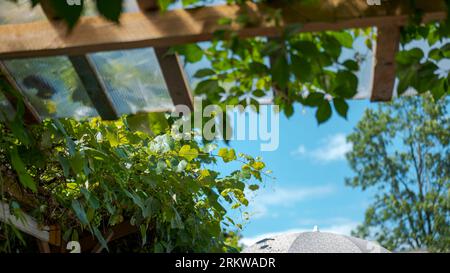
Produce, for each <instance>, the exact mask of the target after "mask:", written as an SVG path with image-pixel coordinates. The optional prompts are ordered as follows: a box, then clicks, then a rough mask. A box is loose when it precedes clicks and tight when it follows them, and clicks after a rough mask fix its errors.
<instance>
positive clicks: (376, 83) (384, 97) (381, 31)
mask: <svg viewBox="0 0 450 273" xmlns="http://www.w3.org/2000/svg"><path fill="white" fill-rule="evenodd" d="M399 43H400V28H399V27H398V26H395V25H393V26H383V27H378V29H377V42H376V45H375V54H374V60H373V62H374V68H373V83H372V95H371V98H370V100H371V101H390V100H391V98H392V93H393V91H394V84H395V68H396V67H395V55H396V54H397V51H398V48H399Z"/></svg>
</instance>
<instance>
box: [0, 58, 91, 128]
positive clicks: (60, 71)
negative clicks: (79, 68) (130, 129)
mask: <svg viewBox="0 0 450 273" xmlns="http://www.w3.org/2000/svg"><path fill="white" fill-rule="evenodd" d="M4 64H5V66H6V68H7V69H8V70H9V72H10V73H11V75H12V76H13V78H14V79H15V81H16V82H17V84H18V86H19V87H20V89H21V90H22V92H23V93H24V95H25V96H26V98H27V99H28V100H29V101H30V103H31V104H32V105H33V107H34V108H35V109H36V111H37V112H38V113H39V115H40V116H41V117H43V118H47V117H53V118H67V117H73V118H76V119H82V118H85V117H93V116H97V115H98V113H97V111H96V110H95V108H94V107H93V106H92V102H91V100H90V99H89V97H88V95H87V93H86V90H85V89H84V87H83V85H82V84H81V81H80V79H79V78H78V75H77V74H76V72H75V70H74V68H73V67H72V65H71V63H70V61H69V60H68V58H67V57H63V56H58V57H49V58H33V59H17V60H8V61H4Z"/></svg>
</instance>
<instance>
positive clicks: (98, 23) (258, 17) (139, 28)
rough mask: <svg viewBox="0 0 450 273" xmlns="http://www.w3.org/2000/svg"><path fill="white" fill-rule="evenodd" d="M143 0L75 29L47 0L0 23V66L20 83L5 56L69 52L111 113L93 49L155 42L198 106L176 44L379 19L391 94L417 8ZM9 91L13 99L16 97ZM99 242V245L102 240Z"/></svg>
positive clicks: (2, 213) (167, 75) (379, 45)
mask: <svg viewBox="0 0 450 273" xmlns="http://www.w3.org/2000/svg"><path fill="white" fill-rule="evenodd" d="M137 2H138V4H139V7H140V9H141V11H140V12H136V13H125V14H123V15H122V17H121V19H120V25H117V24H115V23H112V22H110V21H107V20H106V19H104V18H101V17H86V18H82V19H81V20H80V22H79V23H78V24H77V26H76V27H75V28H74V29H73V30H72V31H71V32H70V33H69V34H68V32H67V27H66V25H65V24H64V22H62V21H61V20H60V18H57V17H56V16H55V13H54V12H53V11H52V9H51V7H50V5H49V4H48V1H43V0H41V3H42V8H43V10H44V12H45V14H46V16H47V19H48V20H46V21H38V22H32V23H24V24H11V25H0V68H1V70H2V72H3V74H4V75H6V77H7V80H8V81H9V82H10V83H11V85H12V86H13V87H15V88H16V89H17V90H18V91H20V87H19V86H18V84H17V83H16V82H15V80H14V78H13V77H12V76H11V75H10V73H9V71H8V70H7V69H6V67H5V65H3V64H2V61H5V60H11V59H18V58H34V57H50V56H58V55H66V56H68V57H69V59H70V62H71V63H72V65H73V67H74V69H75V70H76V72H77V74H78V76H79V78H80V80H81V81H82V83H83V85H84V86H85V88H86V90H87V93H88V95H89V97H90V98H91V100H92V101H93V102H94V106H95V107H96V108H97V110H98V112H99V114H100V115H101V116H102V117H103V118H104V119H116V118H118V114H117V111H116V109H114V107H113V106H112V104H111V101H110V99H109V98H108V95H107V92H106V89H105V86H104V84H103V83H102V81H101V80H100V79H99V75H98V72H97V71H96V69H95V68H94V67H93V65H92V61H91V60H90V58H89V56H88V54H90V53H95V52H102V51H112V50H126V49H134V48H146V47H153V48H154V50H155V53H156V55H157V58H158V61H159V65H160V67H161V71H162V73H163V76H164V79H165V81H166V85H167V88H168V90H169V93H170V95H171V97H172V100H173V103H174V104H175V105H178V104H184V105H187V106H188V107H190V108H192V107H193V100H192V96H191V93H190V91H189V87H188V84H187V81H186V76H185V72H184V71H183V68H182V66H181V65H180V60H179V57H178V56H177V55H167V54H166V52H167V51H168V49H169V48H170V47H171V46H175V45H180V44H186V43H194V42H203V41H208V40H211V39H212V38H213V35H214V32H215V31H217V30H221V29H224V28H225V29H226V28H227V29H231V30H233V31H236V32H237V33H238V34H239V35H240V36H241V37H243V38H249V37H255V36H263V37H269V38H276V37H278V36H279V35H280V33H281V30H282V28H283V27H284V26H288V25H290V24H294V23H300V24H302V28H301V30H300V31H301V32H317V31H328V30H343V29H349V28H366V27H376V28H377V42H376V47H375V54H374V62H373V63H374V68H373V86H372V95H371V100H372V101H389V100H390V99H391V98H392V94H393V89H394V83H395V54H396V52H397V51H398V48H399V39H400V28H401V27H402V26H404V25H406V24H407V23H408V21H409V18H410V16H411V15H412V14H413V13H414V12H415V11H413V10H412V9H411V7H410V5H409V2H410V1H408V0H398V1H382V2H381V5H368V3H367V1H366V0H323V1H320V4H316V5H301V4H295V5H292V6H288V7H286V6H284V7H283V6H280V7H279V8H281V11H282V12H281V14H282V21H281V25H280V26H276V25H275V24H274V23H273V22H270V21H268V20H267V16H266V14H267V10H268V9H269V8H273V7H276V6H270V7H269V6H267V5H264V4H253V3H247V4H245V5H219V6H210V7H202V8H195V9H176V10H170V11H167V12H164V13H161V12H160V11H158V6H157V4H156V2H157V1H155V0H137ZM415 2H416V5H417V7H416V8H418V9H420V10H421V11H422V13H423V21H424V22H431V21H436V20H442V19H445V18H446V16H447V13H446V6H445V3H444V1H442V0H417V1H415ZM242 14H246V15H247V16H249V17H250V21H251V24H249V25H247V26H242V25H239V24H232V25H231V26H223V25H221V24H220V23H219V19H221V18H230V19H236V18H238V17H239V16H240V15H242ZM8 99H10V100H11V102H12V104H13V105H14V98H12V97H8ZM26 107H27V110H28V112H27V115H28V117H29V118H31V119H34V121H40V120H41V117H39V115H38V114H37V112H36V110H35V109H33V106H32V105H31V104H30V103H27V102H26ZM0 220H1V221H4V222H8V223H10V224H12V225H14V226H16V227H17V228H18V229H20V230H22V231H24V232H26V233H28V234H30V235H32V236H34V237H36V238H38V240H40V241H41V243H42V244H43V248H42V249H43V251H45V252H47V251H48V250H49V247H48V243H50V244H52V245H60V244H61V237H60V236H61V234H60V233H58V229H57V228H55V229H51V228H49V227H39V226H38V225H37V223H36V221H35V220H34V219H32V218H31V217H29V216H27V217H25V221H20V220H19V219H16V218H15V217H14V216H12V215H11V213H10V210H9V207H8V206H7V205H6V204H3V203H0ZM133 228H134V227H132V226H129V225H128V226H126V227H123V226H121V227H118V228H117V231H111V233H108V234H107V235H105V237H106V238H107V239H108V240H114V239H116V238H119V237H121V236H124V235H126V234H129V233H130V232H134V231H135V230H134V229H133ZM114 232H115V233H114ZM114 234H116V235H114ZM117 234H119V235H117ZM91 244H92V243H91ZM94 249H96V250H95V251H99V249H100V250H101V247H98V246H97V247H95V248H94Z"/></svg>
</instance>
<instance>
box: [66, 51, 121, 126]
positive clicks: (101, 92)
mask: <svg viewBox="0 0 450 273" xmlns="http://www.w3.org/2000/svg"><path fill="white" fill-rule="evenodd" d="M69 60H70V62H71V63H72V66H73V68H74V69H75V71H76V72H77V74H78V77H79V78H80V80H81V82H82V83H83V86H84V88H85V89H86V92H87V94H88V96H89V98H90V99H91V101H92V104H93V105H94V107H95V108H96V109H97V112H98V113H99V114H100V116H101V117H102V119H104V120H116V119H118V118H119V114H118V113H117V111H116V109H115V108H114V105H113V103H112V101H111V98H110V96H109V95H108V93H107V90H106V87H105V85H104V83H103V81H102V80H101V78H100V76H99V75H98V72H97V70H96V69H95V67H94V65H93V63H92V61H91V60H90V58H89V57H88V56H86V55H79V56H69Z"/></svg>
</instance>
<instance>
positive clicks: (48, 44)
mask: <svg viewBox="0 0 450 273" xmlns="http://www.w3.org/2000/svg"><path fill="white" fill-rule="evenodd" d="M415 2H416V7H417V8H418V9H420V10H421V11H422V12H423V14H424V16H423V18H424V21H431V20H441V19H443V18H445V17H446V7H445V3H444V1H442V0H417V1H415ZM269 8H272V6H270V7H268V6H267V5H263V4H251V3H247V4H245V5H242V6H238V5H221V6H213V7H204V8H198V9H178V10H172V11H167V12H164V13H160V12H146V13H142V12H138V13H125V14H123V15H122V17H121V23H120V25H119V26H118V25H116V24H114V23H112V22H108V21H106V20H105V19H103V18H101V17H86V18H83V19H81V20H80V22H79V24H78V25H77V26H76V27H75V29H74V30H73V31H72V33H70V35H68V33H67V29H66V27H65V25H64V24H62V23H59V24H54V23H50V22H48V21H39V22H33V23H27V24H17V25H2V26H0V40H1V41H2V43H0V59H5V58H19V57H37V56H53V55H80V54H86V53H90V52H97V51H107V50H118V49H130V48H141V47H170V46H173V45H177V44H185V43H190V42H200V41H207V40H210V39H212V38H213V33H214V32H215V31H216V30H218V29H224V26H223V25H221V24H219V23H218V20H219V19H221V18H224V17H227V18H231V19H236V18H238V16H240V15H241V14H242V13H243V12H246V13H247V12H248V14H249V21H250V23H249V24H248V25H247V26H242V25H239V24H233V25H232V26H230V27H229V28H231V29H233V30H236V31H238V33H239V34H240V35H241V36H242V37H254V36H270V37H273V36H277V35H279V31H280V30H279V28H278V27H277V26H276V25H275V24H274V23H273V22H270V21H267V16H265V15H266V14H267V12H266V11H267V10H268V9H269ZM412 13H413V11H412V9H411V7H410V1H409V0H397V1H390V2H383V4H382V5H379V6H377V5H373V6H371V5H367V3H366V2H365V1H362V0H323V1H317V4H314V5H305V4H291V5H288V6H287V7H286V6H284V8H282V20H281V25H282V26H283V25H288V24H291V23H301V24H303V27H302V29H301V31H304V32H311V31H325V30H341V29H346V28H362V27H369V26H390V25H397V26H400V25H404V24H406V23H407V22H408V19H409V16H410V15H411V14H412ZM42 37H45V39H43V38H42Z"/></svg>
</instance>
